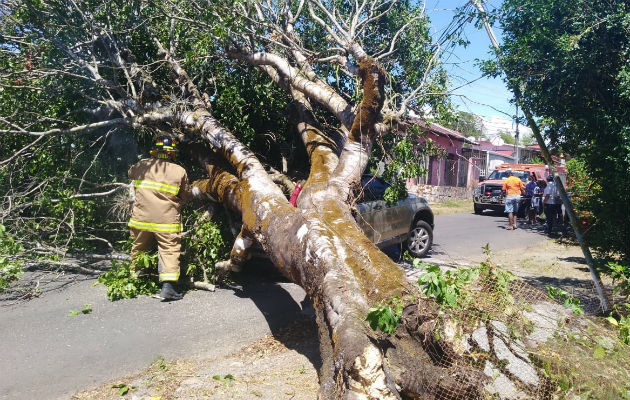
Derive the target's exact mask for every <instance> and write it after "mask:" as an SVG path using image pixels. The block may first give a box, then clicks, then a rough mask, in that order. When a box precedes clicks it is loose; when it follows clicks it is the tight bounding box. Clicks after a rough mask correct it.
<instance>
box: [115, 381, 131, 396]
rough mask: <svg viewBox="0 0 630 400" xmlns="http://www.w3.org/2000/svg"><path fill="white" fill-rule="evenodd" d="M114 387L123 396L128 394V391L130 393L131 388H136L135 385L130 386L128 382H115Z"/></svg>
mask: <svg viewBox="0 0 630 400" xmlns="http://www.w3.org/2000/svg"><path fill="white" fill-rule="evenodd" d="M112 388H113V389H118V394H119V395H121V396H124V395H126V394H127V393H129V391H130V390H133V389H135V388H136V387H135V386H129V385H128V384H126V383H115V384H113V385H112Z"/></svg>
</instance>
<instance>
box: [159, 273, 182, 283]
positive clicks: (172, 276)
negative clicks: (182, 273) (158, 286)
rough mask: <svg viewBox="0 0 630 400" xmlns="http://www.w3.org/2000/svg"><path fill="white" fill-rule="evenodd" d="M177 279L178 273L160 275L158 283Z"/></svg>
mask: <svg viewBox="0 0 630 400" xmlns="http://www.w3.org/2000/svg"><path fill="white" fill-rule="evenodd" d="M178 279H179V274H178V273H170V274H160V282H163V281H176V280H178Z"/></svg>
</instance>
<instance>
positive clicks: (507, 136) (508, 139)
mask: <svg viewBox="0 0 630 400" xmlns="http://www.w3.org/2000/svg"><path fill="white" fill-rule="evenodd" d="M499 137H500V138H501V140H503V142H505V144H514V143H516V139H515V138H514V135H512V134H511V133H510V132H506V131H501V132H499Z"/></svg>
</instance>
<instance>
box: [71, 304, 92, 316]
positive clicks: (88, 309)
mask: <svg viewBox="0 0 630 400" xmlns="http://www.w3.org/2000/svg"><path fill="white" fill-rule="evenodd" d="M91 312H92V305H91V304H85V305H84V306H83V308H82V309H81V310H70V312H69V313H68V316H69V317H74V316H76V315H79V314H90V313H91Z"/></svg>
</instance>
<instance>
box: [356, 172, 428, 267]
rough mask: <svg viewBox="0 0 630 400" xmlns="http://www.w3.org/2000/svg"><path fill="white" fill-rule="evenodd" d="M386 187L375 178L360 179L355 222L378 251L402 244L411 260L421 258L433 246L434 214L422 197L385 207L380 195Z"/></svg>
mask: <svg viewBox="0 0 630 400" xmlns="http://www.w3.org/2000/svg"><path fill="white" fill-rule="evenodd" d="M389 186H391V185H390V184H389V183H387V182H385V181H384V180H382V179H381V178H378V177H376V176H374V175H367V174H366V175H363V177H362V178H361V188H362V190H359V192H358V193H357V197H358V198H357V210H358V211H359V213H358V214H357V215H356V216H355V219H356V221H357V223H358V224H359V226H360V227H361V229H362V230H363V232H365V235H366V236H367V237H368V238H369V239H370V240H372V242H374V243H375V244H376V245H377V246H378V247H380V248H385V247H388V246H391V245H393V244H396V243H404V245H405V248H406V249H407V250H408V251H409V253H411V255H412V256H414V257H422V256H424V255H425V254H426V253H427V252H428V251H429V250H430V249H431V245H432V244H433V212H432V211H431V208H430V207H429V204H428V203H427V201H426V200H425V199H424V198H423V197H418V196H415V195H413V194H410V195H409V196H408V197H407V198H406V199H403V200H400V201H397V202H396V203H394V204H392V205H388V204H387V203H386V202H385V200H383V195H384V194H385V190H386V189H387V188H388V187H389Z"/></svg>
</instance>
